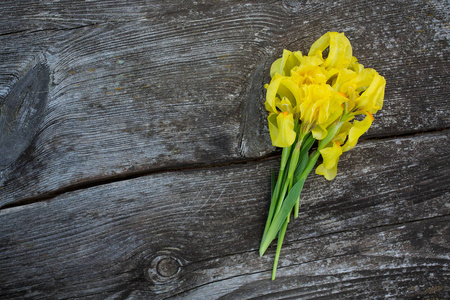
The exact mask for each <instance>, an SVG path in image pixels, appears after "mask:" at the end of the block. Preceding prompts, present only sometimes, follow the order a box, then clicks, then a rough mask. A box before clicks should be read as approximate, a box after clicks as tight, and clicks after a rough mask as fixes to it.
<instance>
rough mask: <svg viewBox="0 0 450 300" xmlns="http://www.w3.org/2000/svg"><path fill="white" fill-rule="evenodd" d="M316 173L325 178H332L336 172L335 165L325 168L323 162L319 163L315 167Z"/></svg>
mask: <svg viewBox="0 0 450 300" xmlns="http://www.w3.org/2000/svg"><path fill="white" fill-rule="evenodd" d="M316 174H317V175H323V176H324V177H325V179H327V180H333V179H334V178H335V177H336V174H337V165H335V166H334V167H333V168H331V169H326V168H325V167H324V166H323V164H321V165H319V166H318V167H317V168H316Z"/></svg>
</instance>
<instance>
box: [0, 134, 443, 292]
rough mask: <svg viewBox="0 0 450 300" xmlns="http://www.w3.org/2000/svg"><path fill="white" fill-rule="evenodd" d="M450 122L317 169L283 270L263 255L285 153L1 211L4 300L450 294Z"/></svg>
mask: <svg viewBox="0 0 450 300" xmlns="http://www.w3.org/2000/svg"><path fill="white" fill-rule="evenodd" d="M448 146H449V132H448V131H441V132H437V133H428V134H422V135H417V136H413V137H404V138H393V139H381V140H372V141H366V142H363V143H361V144H359V145H358V146H357V147H356V148H355V149H354V150H352V151H351V152H348V153H346V154H345V155H344V156H343V157H342V160H341V161H340V164H339V175H338V177H337V178H336V180H335V181H333V182H331V183H329V182H327V181H326V180H324V179H323V178H322V177H318V176H312V177H311V178H309V179H308V184H307V186H305V188H304V193H303V194H302V195H303V196H302V199H303V200H302V205H301V210H300V211H301V213H300V217H299V219H297V220H294V221H292V222H291V223H290V225H289V229H288V232H287V236H286V242H285V247H284V249H283V251H282V258H281V260H280V268H279V272H278V278H277V280H276V281H274V282H271V281H270V271H271V264H272V260H273V256H274V249H273V248H269V250H268V252H267V255H265V256H264V257H262V258H259V257H258V251H257V249H258V246H259V242H260V235H261V233H262V231H263V225H264V222H265V217H266V213H267V209H268V201H269V200H268V198H269V193H270V191H269V185H270V184H269V181H270V178H269V177H270V176H269V174H270V169H271V168H274V167H275V168H276V166H277V165H278V163H279V160H278V159H277V158H274V159H267V160H263V161H258V162H250V163H238V164H232V165H230V166H222V167H216V168H197V169H192V170H184V171H179V172H161V173H158V174H153V175H150V176H143V177H139V178H135V179H131V180H123V181H120V182H114V183H111V184H105V185H100V186H96V187H92V188H89V189H82V190H78V191H74V192H70V193H66V194H64V195H60V196H58V197H56V198H54V199H51V200H49V201H43V202H37V203H34V204H30V205H25V206H19V207H14V208H9V209H3V210H1V211H0V219H1V220H0V222H1V224H2V226H1V228H0V237H1V240H0V245H1V248H0V275H1V276H0V286H1V287H2V289H1V290H0V296H1V297H2V298H5V299H6V298H25V299H26V298H34V299H36V298H75V297H81V298H108V297H110V298H138V299H147V298H154V299H163V298H168V297H169V298H170V297H174V298H182V299H183V298H186V299H204V298H205V297H206V298H208V299H217V298H226V299H236V298H240V299H242V298H245V299H249V298H254V297H261V298H267V299H280V298H292V297H293V298H306V299H309V298H320V297H333V298H386V297H387V298H390V297H391V298H397V297H399V298H404V297H412V298H415V297H435V298H447V297H448V296H449V295H450V287H449V285H448V282H449V280H448V279H449V270H448V265H449V256H448V253H449V249H450V243H449V236H450V235H449V225H448V224H449V220H450V214H449V207H448V199H449V196H450V190H449V188H448V187H449V186H450V185H449V178H450V177H449V176H448V175H449V174H448V157H447V155H446V154H447V151H448V150H447V149H448Z"/></svg>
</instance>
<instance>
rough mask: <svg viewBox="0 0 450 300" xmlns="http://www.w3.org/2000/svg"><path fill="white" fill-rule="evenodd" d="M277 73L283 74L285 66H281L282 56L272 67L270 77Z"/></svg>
mask: <svg viewBox="0 0 450 300" xmlns="http://www.w3.org/2000/svg"><path fill="white" fill-rule="evenodd" d="M276 73H278V74H280V75H283V74H282V73H283V68H282V67H281V57H280V58H279V59H277V60H275V61H274V62H273V63H272V66H271V67H270V77H273V76H274V75H275V74H276Z"/></svg>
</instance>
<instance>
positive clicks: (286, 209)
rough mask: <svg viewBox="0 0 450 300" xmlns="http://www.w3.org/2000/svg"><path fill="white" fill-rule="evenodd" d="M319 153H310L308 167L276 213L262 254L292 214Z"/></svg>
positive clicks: (266, 236)
mask: <svg viewBox="0 0 450 300" xmlns="http://www.w3.org/2000/svg"><path fill="white" fill-rule="evenodd" d="M319 155H320V153H319V152H318V151H315V152H313V153H312V154H311V155H310V157H309V159H308V163H307V165H306V168H305V170H304V171H303V172H302V174H301V175H300V178H299V181H298V182H297V183H296V184H295V185H294V186H293V187H292V189H291V190H290V191H289V194H288V195H287V197H286V199H285V200H284V201H283V204H282V206H281V208H280V210H279V211H278V212H277V213H276V214H275V216H274V218H273V220H272V223H271V224H270V226H269V229H268V230H267V234H266V235H264V236H263V240H262V241H261V246H260V248H259V254H260V255H261V256H262V255H263V254H264V252H266V250H267V248H268V247H269V245H270V243H272V241H273V240H274V239H275V237H276V235H277V233H278V232H279V231H280V228H281V227H282V225H283V223H284V222H285V220H286V219H287V218H288V216H289V215H290V213H291V211H292V208H293V207H294V205H295V202H297V200H298V197H299V196H300V193H301V191H302V188H303V184H304V183H305V180H306V178H307V177H308V175H309V173H311V171H312V169H313V168H314V165H315V164H316V162H317V159H318V158H319Z"/></svg>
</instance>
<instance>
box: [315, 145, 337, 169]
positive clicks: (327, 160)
mask: <svg viewBox="0 0 450 300" xmlns="http://www.w3.org/2000/svg"><path fill="white" fill-rule="evenodd" d="M319 152H320V154H321V155H322V158H323V166H324V168H325V169H332V168H333V167H334V166H336V165H337V163H338V161H339V156H341V154H342V148H341V146H339V143H333V146H331V147H327V148H324V149H322V150H320V151H319Z"/></svg>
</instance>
